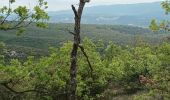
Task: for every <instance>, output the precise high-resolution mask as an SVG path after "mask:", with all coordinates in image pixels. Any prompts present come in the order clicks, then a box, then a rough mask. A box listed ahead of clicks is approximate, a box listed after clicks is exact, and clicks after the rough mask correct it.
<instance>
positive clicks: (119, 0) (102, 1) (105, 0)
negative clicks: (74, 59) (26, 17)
mask: <svg viewBox="0 0 170 100" xmlns="http://www.w3.org/2000/svg"><path fill="white" fill-rule="evenodd" d="M7 1H8V0H0V6H2V5H3V4H7ZM16 1H17V3H16V4H15V5H13V6H17V5H24V4H26V5H31V6H32V5H34V4H35V1H36V0H16ZM46 1H47V2H48V5H49V8H48V10H49V11H56V10H65V9H70V5H71V4H77V2H78V0H46ZM156 1H163V0H91V2H90V3H88V4H87V5H86V6H95V5H111V4H131V3H143V2H156Z"/></svg>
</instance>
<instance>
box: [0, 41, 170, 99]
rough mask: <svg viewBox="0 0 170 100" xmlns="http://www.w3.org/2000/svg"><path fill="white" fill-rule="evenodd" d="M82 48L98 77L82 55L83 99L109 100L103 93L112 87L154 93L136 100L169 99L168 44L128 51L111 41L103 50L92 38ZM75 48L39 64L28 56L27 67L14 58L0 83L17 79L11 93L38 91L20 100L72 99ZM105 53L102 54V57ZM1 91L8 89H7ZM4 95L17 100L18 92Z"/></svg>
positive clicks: (3, 68) (80, 90)
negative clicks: (144, 80) (141, 80)
mask: <svg viewBox="0 0 170 100" xmlns="http://www.w3.org/2000/svg"><path fill="white" fill-rule="evenodd" d="M83 43H84V44H83V46H84V48H85V52H86V53H87V55H88V57H89V60H90V62H91V64H92V67H93V72H92V73H91V69H90V67H89V65H88V63H87V61H86V58H85V57H84V55H83V54H82V52H81V51H80V50H79V52H78V53H79V56H78V76H77V80H78V85H77V96H78V98H79V100H93V99H99V98H100V97H103V96H105V95H104V93H105V91H106V90H107V89H108V88H109V87H110V85H111V86H114V87H115V86H118V87H119V89H123V90H124V92H126V93H131V92H135V91H139V90H145V89H146V90H149V93H148V92H146V93H145V94H141V95H139V96H135V97H134V100H138V98H143V99H144V100H147V99H148V98H154V97H155V96H156V94H160V93H161V96H163V97H164V98H169V81H168V80H169V64H170V63H169V60H170V59H169V58H170V57H169V54H170V45H169V44H167V43H165V44H162V45H160V46H157V47H151V46H148V45H140V46H137V47H130V46H127V47H123V46H118V45H115V44H113V43H112V42H110V43H109V45H107V46H106V47H104V46H102V43H101V42H99V43H97V44H96V43H93V42H92V41H91V40H89V39H88V38H85V39H84V41H83ZM99 47H100V49H99ZM71 48H72V42H67V43H64V44H63V45H62V46H61V47H60V48H58V49H56V48H52V47H50V48H49V52H50V55H49V56H46V57H41V58H40V59H39V60H35V58H34V57H28V59H27V61H25V62H24V63H21V62H19V61H18V60H17V59H12V60H11V61H10V64H9V65H2V64H0V65H1V66H0V74H1V76H0V81H1V82H4V81H9V80H12V82H10V83H8V86H9V87H11V85H12V87H11V88H12V89H13V90H15V91H18V92H22V91H25V90H37V91H38V92H30V93H25V95H20V98H24V99H26V100H30V99H35V100H39V99H40V100H46V99H47V98H48V99H49V100H52V99H54V98H55V99H56V98H57V99H60V100H63V99H67V95H68V90H69V88H68V87H69V79H70V78H69V66H70V52H71V51H70V50H71ZM101 50H103V51H102V52H100V51H101ZM91 75H92V76H91ZM139 75H145V76H147V77H149V78H150V79H153V80H154V82H155V83H156V84H155V85H153V86H151V85H146V86H145V85H144V84H140V83H139V79H138V77H139ZM2 86H3V85H2ZM114 87H113V88H114ZM0 88H1V87H0ZM125 90H126V91H125ZM0 91H6V89H4V88H2V90H0ZM111 91H114V90H111ZM167 91H168V92H167ZM3 95H8V97H11V96H10V95H14V96H15V93H12V94H11V93H6V92H4V94H3ZM35 95H36V96H35ZM140 96H142V97H140ZM148 100H149V99H148ZM153 100H154V99H153Z"/></svg>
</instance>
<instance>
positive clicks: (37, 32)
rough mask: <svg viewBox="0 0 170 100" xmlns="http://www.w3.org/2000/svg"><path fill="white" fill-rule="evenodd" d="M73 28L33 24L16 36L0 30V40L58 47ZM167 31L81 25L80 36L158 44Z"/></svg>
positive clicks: (115, 41)
mask: <svg viewBox="0 0 170 100" xmlns="http://www.w3.org/2000/svg"><path fill="white" fill-rule="evenodd" d="M71 29H73V24H49V28H48V29H39V28H36V27H35V26H34V25H31V26H30V27H28V28H27V31H26V33H25V34H24V35H22V36H16V34H15V31H0V41H2V42H4V43H6V44H7V45H8V46H10V47H27V48H34V49H42V50H45V49H48V47H49V46H54V47H58V46H60V45H61V44H62V43H64V42H67V41H69V40H72V39H73V36H72V35H70V34H69V33H68V31H67V30H71ZM168 35H170V34H169V33H161V32H159V33H153V32H151V31H150V30H149V29H146V28H140V27H132V26H122V25H85V24H84V25H82V37H83V38H84V37H88V38H90V39H92V40H93V41H94V42H95V41H98V40H103V41H104V42H105V43H108V42H109V41H113V42H114V43H116V44H119V45H133V44H134V43H135V42H136V40H137V39H138V37H140V38H142V39H143V40H144V41H147V42H148V43H151V44H158V43H160V42H162V39H163V38H165V37H166V36H168Z"/></svg>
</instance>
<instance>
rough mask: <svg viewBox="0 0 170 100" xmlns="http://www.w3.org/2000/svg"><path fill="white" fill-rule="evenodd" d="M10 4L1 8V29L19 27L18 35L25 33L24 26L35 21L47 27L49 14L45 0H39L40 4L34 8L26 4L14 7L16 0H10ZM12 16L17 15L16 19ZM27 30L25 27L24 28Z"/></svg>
mask: <svg viewBox="0 0 170 100" xmlns="http://www.w3.org/2000/svg"><path fill="white" fill-rule="evenodd" d="M8 3H9V6H3V7H1V8H0V15H1V16H0V20H1V21H0V30H13V29H17V30H18V32H17V35H18V34H21V33H23V32H24V31H23V28H25V27H27V26H29V25H30V24H31V23H33V22H35V23H36V24H37V26H38V27H41V28H46V27H47V24H46V23H45V22H46V21H47V20H48V19H49V16H48V14H47V13H46V12H45V10H46V9H47V8H48V4H47V2H45V1H44V0H38V4H37V5H36V6H35V7H34V8H33V10H32V9H28V7H26V6H22V5H20V6H18V7H16V8H15V7H13V5H14V4H15V0H9V2H8ZM10 16H15V19H14V18H13V17H12V19H11V18H9V17H10ZM24 30H25V29H24Z"/></svg>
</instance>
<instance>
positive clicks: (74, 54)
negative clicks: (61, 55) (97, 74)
mask: <svg viewBox="0 0 170 100" xmlns="http://www.w3.org/2000/svg"><path fill="white" fill-rule="evenodd" d="M89 1H90V0H79V6H78V9H76V8H75V6H74V5H72V6H71V7H72V10H73V12H74V16H75V18H74V20H75V25H74V32H70V33H71V34H73V36H74V42H73V48H72V51H71V66H70V91H69V92H70V93H69V94H70V95H69V99H70V100H76V88H77V80H76V78H77V52H78V48H80V50H81V51H82V52H83V54H84V55H85V57H86V58H87V62H88V64H89V66H90V68H91V70H92V67H91V64H90V62H89V59H88V56H87V54H86V53H85V51H84V48H83V46H82V45H80V42H81V37H80V26H81V17H82V13H83V9H84V6H85V4H86V3H87V2H89Z"/></svg>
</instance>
